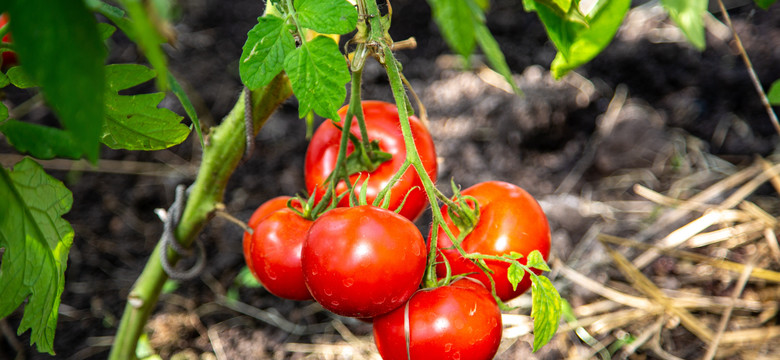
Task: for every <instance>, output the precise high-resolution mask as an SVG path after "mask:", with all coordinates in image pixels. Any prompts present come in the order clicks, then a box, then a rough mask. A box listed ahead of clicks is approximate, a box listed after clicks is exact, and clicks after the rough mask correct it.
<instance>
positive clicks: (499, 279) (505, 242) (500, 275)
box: [429, 181, 550, 301]
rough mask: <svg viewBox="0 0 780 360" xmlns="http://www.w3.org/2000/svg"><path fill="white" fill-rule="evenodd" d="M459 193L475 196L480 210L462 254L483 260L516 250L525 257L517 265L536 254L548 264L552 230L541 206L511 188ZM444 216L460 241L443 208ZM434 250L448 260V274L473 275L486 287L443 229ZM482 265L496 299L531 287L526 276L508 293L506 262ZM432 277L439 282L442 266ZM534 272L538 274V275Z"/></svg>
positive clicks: (484, 186)
mask: <svg viewBox="0 0 780 360" xmlns="http://www.w3.org/2000/svg"><path fill="white" fill-rule="evenodd" d="M461 193H462V194H463V195H464V196H465V195H470V196H473V197H474V198H475V199H476V200H477V202H478V203H479V209H480V214H479V220H478V221H477V224H476V226H475V227H474V229H473V230H472V231H471V233H469V234H468V235H467V236H466V237H465V238H464V239H463V242H462V243H461V247H463V250H465V251H466V252H467V253H474V252H476V253H481V254H485V255H502V254H509V253H510V252H512V251H514V252H517V253H520V254H522V255H523V256H524V257H523V258H521V259H520V260H519V261H520V263H522V264H525V263H526V258H525V257H526V256H528V254H529V253H530V252H531V251H533V250H539V252H541V253H542V256H543V257H544V259H545V260H547V258H548V256H549V254H550V226H549V224H548V223H547V217H546V216H545V215H544V212H543V211H542V208H541V207H540V206H539V203H537V202H536V200H535V199H534V198H533V197H532V196H531V195H530V194H528V192H526V191H525V190H523V189H522V188H520V187H518V186H515V185H512V184H509V183H505V182H500V181H489V182H483V183H479V184H477V185H474V186H472V187H470V188H468V189H466V190H463V191H462V192H461ZM442 215H443V216H444V220H445V221H446V223H447V226H449V228H450V229H451V230H452V233H453V235H454V236H458V234H459V231H458V228H457V227H456V226H455V225H453V223H452V220H451V219H450V217H449V215H448V214H447V207H446V206H444V207H442ZM429 239H430V238H429ZM436 245H437V247H438V248H439V249H441V252H442V253H443V254H444V255H445V256H446V257H447V260H449V263H450V266H451V268H452V275H457V274H465V273H471V272H475V273H476V274H473V275H470V276H472V277H474V278H475V279H478V280H480V281H482V283H483V284H485V286H486V287H488V288H490V281H489V280H488V278H487V276H485V274H484V273H483V272H482V271H481V270H479V268H478V267H477V266H476V265H474V263H473V262H472V261H470V260H468V259H465V258H463V257H462V256H460V254H459V253H458V251H457V250H456V249H454V248H452V246H453V245H452V240H451V239H450V238H449V237H447V234H446V233H445V232H444V230H443V229H441V228H439V235H438V239H437V244H436ZM440 256H441V255H440ZM439 260H440V261H441V260H442V259H441V258H439ZM486 263H487V265H488V267H489V268H490V269H491V270H493V271H494V274H493V275H492V276H493V280H495V282H496V294H497V295H498V296H499V297H500V298H501V300H503V301H507V300H510V299H513V298H515V297H517V296H519V295H520V294H522V293H524V292H525V291H526V290H528V288H530V287H531V278H530V276H528V275H525V276H524V277H523V280H522V281H520V284H518V286H517V290H512V284H511V283H509V280H508V279H507V271H508V269H509V263H506V262H501V261H497V260H486ZM436 272H437V274H438V275H439V276H440V277H443V276H444V275H445V272H446V268H445V266H444V264H439V265H437V266H436ZM535 272H536V273H537V274H541V271H535Z"/></svg>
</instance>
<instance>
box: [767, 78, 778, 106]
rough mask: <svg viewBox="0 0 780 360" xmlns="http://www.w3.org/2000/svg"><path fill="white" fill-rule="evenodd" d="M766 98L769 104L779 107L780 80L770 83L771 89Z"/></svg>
mask: <svg viewBox="0 0 780 360" xmlns="http://www.w3.org/2000/svg"><path fill="white" fill-rule="evenodd" d="M766 96H767V97H768V98H769V103H770V104H772V105H780V80H775V82H774V83H772V87H770V88H769V93H768V94H767V95H766Z"/></svg>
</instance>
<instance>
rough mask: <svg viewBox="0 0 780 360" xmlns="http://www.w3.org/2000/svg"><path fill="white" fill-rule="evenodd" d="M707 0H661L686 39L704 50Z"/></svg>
mask: <svg viewBox="0 0 780 360" xmlns="http://www.w3.org/2000/svg"><path fill="white" fill-rule="evenodd" d="M707 4H708V0H661V5H663V6H664V8H665V9H666V11H668V12H669V16H670V17H671V18H672V20H674V22H675V23H677V26H679V27H680V30H682V32H683V34H685V37H687V38H688V41H690V42H691V44H693V46H695V47H696V48H697V49H699V51H701V50H704V47H705V46H706V39H705V38H704V14H705V12H706V11H707Z"/></svg>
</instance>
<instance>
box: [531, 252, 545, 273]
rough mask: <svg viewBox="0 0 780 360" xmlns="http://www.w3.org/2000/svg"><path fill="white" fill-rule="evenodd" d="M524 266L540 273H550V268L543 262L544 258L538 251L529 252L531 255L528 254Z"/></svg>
mask: <svg viewBox="0 0 780 360" xmlns="http://www.w3.org/2000/svg"><path fill="white" fill-rule="evenodd" d="M526 266H528V267H530V268H534V269H538V270H542V271H550V267H549V266H547V263H546V262H545V261H544V257H543V256H542V253H541V252H539V250H534V251H531V253H530V254H528V260H527V262H526Z"/></svg>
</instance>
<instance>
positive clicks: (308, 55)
mask: <svg viewBox="0 0 780 360" xmlns="http://www.w3.org/2000/svg"><path fill="white" fill-rule="evenodd" d="M284 70H285V71H286V72H287V75H288V76H289V77H290V84H291V85H292V89H293V93H294V94H295V97H297V98H298V102H299V103H300V104H299V106H298V116H299V117H301V118H303V117H304V116H305V115H306V113H307V112H309V111H310V110H314V112H316V113H317V114H318V115H320V116H322V117H326V118H330V119H338V118H339V116H338V113H337V110H338V108H340V107H341V105H342V104H343V103H344V99H346V97H347V89H346V87H345V85H346V84H347V82H349V80H350V77H349V70H348V69H347V64H346V62H345V61H344V57H343V56H342V55H341V51H339V46H338V45H336V42H334V41H333V39H331V38H329V37H325V36H317V37H316V38H314V39H313V40H312V41H308V42H306V43H304V44H303V45H302V46H301V47H299V48H297V49H295V50H293V51H292V52H290V54H288V55H287V58H286V59H285V61H284Z"/></svg>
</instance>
